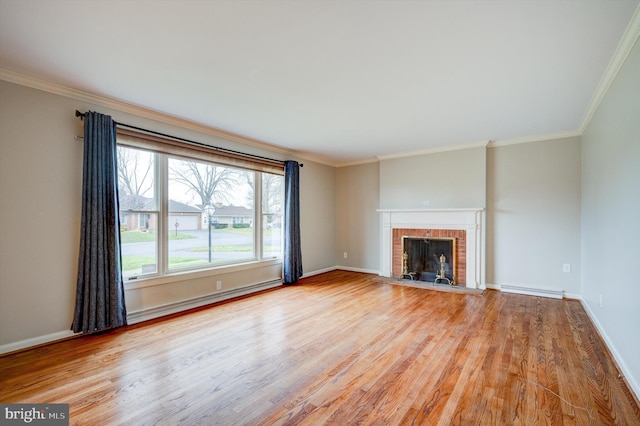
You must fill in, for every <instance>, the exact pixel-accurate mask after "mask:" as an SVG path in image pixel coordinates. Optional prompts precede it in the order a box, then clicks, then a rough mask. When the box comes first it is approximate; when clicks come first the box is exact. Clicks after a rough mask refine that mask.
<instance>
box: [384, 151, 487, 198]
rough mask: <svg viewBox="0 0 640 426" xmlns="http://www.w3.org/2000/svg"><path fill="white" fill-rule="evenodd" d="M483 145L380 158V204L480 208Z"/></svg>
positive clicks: (482, 182) (482, 180)
mask: <svg viewBox="0 0 640 426" xmlns="http://www.w3.org/2000/svg"><path fill="white" fill-rule="evenodd" d="M485 182H486V148H485V147H484V146H483V147H477V148H468V149H460V150H456V151H446V152H438V153H433V154H423V155H414V156H410V157H400V158H393V159H388V160H382V161H381V162H380V208H382V209H423V208H430V209H434V208H478V207H479V208H483V207H485V204H486V183H485Z"/></svg>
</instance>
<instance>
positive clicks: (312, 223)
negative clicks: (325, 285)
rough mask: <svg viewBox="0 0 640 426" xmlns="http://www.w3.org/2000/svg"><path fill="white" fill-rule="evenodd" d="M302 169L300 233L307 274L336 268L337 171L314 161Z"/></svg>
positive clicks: (306, 162)
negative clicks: (334, 254)
mask: <svg viewBox="0 0 640 426" xmlns="http://www.w3.org/2000/svg"><path fill="white" fill-rule="evenodd" d="M303 164H304V167H303V168H302V169H300V228H301V230H300V234H301V239H302V263H303V269H304V270H303V273H304V275H309V274H313V273H316V272H321V271H324V270H327V269H333V268H334V267H335V264H336V262H335V258H334V256H333V253H334V252H335V247H336V237H335V229H336V174H335V168H334V167H331V166H325V165H321V164H317V163H313V162H310V161H306V160H305V161H304V162H303Z"/></svg>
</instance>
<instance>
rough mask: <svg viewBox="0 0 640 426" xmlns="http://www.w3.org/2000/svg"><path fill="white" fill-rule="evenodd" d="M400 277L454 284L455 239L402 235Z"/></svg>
mask: <svg viewBox="0 0 640 426" xmlns="http://www.w3.org/2000/svg"><path fill="white" fill-rule="evenodd" d="M402 252H403V267H402V269H403V270H402V277H403V278H410V279H414V280H420V281H428V282H432V283H447V284H450V285H454V284H455V270H456V256H455V253H456V239H455V238H431V237H408V236H403V237H402Z"/></svg>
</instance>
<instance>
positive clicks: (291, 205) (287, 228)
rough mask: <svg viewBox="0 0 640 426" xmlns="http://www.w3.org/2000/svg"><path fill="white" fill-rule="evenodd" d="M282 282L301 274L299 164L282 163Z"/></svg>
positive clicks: (292, 162)
mask: <svg viewBox="0 0 640 426" xmlns="http://www.w3.org/2000/svg"><path fill="white" fill-rule="evenodd" d="M283 269H284V283H285V284H292V283H295V282H296V281H298V279H300V277H301V276H302V251H301V249H300V165H299V164H298V163H297V162H296V161H285V163H284V265H283Z"/></svg>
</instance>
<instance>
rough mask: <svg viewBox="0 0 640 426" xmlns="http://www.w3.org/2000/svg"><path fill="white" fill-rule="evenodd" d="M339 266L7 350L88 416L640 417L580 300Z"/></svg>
mask: <svg viewBox="0 0 640 426" xmlns="http://www.w3.org/2000/svg"><path fill="white" fill-rule="evenodd" d="M374 278H377V277H374V276H372V275H367V274H360V273H353V272H344V271H334V272H330V273H326V274H322V275H317V276H314V277H310V278H306V279H303V280H302V281H301V282H300V283H299V284H298V285H295V286H290V287H283V288H278V289H275V290H271V291H267V292H263V293H260V294H258V295H253V296H250V297H246V298H242V299H239V300H235V301H232V302H228V303H222V304H218V305H215V306H212V307H209V308H206V309H201V310H197V311H192V312H189V313H185V314H181V315H175V316H172V317H168V318H163V319H160V320H155V321H151V322H147V323H144V324H137V325H134V326H129V327H125V328H122V329H119V330H117V331H114V332H111V333H106V334H100V335H94V336H85V337H82V338H77V339H72V340H68V341H64V342H59V343H56V344H51V345H47V346H43V347H39V348H34V349H31V350H28V351H24V352H21V353H16V354H11V355H7V356H4V357H1V358H0V383H1V388H0V402H3V403H18V402H29V403H69V404H70V417H71V424H82V425H118V424H122V425H147V424H149V425H155V424H160V425H176V424H185V425H195V424H202V425H245V424H252V425H272V424H290V425H293V424H302V425H322V424H329V425H351V424H362V425H371V424H376V425H387V424H388V425H400V424H425V425H435V424H442V425H451V424H459V425H474V424H482V425H487V424H488V425H491V424H495V425H537V424H550V425H562V424H571V425H573V424H578V425H589V424H604V425H608V424H627V425H638V424H640V409H639V407H638V404H637V402H636V401H635V400H634V398H633V396H632V394H631V393H630V392H629V390H628V388H627V387H626V386H625V383H624V381H623V379H621V378H619V377H618V371H617V370H616V368H615V366H614V364H613V362H612V360H611V357H610V355H609V354H608V352H607V350H606V349H605V347H604V344H603V343H602V341H601V339H600V338H599V336H598V335H597V334H596V331H595V329H594V327H593V326H592V324H591V323H590V322H589V319H588V317H587V315H586V314H585V312H584V310H583V309H582V307H581V305H580V303H579V302H578V301H572V300H564V301H560V300H553V299H546V298H538V297H532V296H520V295H514V294H503V293H499V292H496V291H486V292H485V294H484V295H482V296H477V295H462V294H453V293H446V292H438V291H433V290H424V289H418V288H410V287H403V286H398V285H391V284H387V283H383V282H380V281H379V280H377V279H374Z"/></svg>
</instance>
